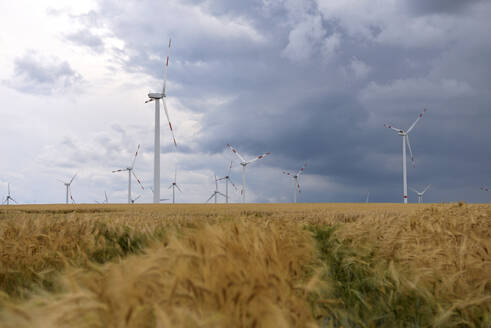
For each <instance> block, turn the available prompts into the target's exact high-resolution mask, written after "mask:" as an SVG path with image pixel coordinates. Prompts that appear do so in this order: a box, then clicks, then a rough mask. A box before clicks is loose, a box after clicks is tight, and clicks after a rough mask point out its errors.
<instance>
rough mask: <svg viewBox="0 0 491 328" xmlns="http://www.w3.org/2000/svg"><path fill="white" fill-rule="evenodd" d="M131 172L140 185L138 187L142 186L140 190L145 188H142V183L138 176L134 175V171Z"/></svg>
mask: <svg viewBox="0 0 491 328" xmlns="http://www.w3.org/2000/svg"><path fill="white" fill-rule="evenodd" d="M131 173H133V176H134V177H135V179H136V181H137V182H138V184H139V185H140V187H142V190H145V188H143V185H142V183H141V181H140V179H138V177H137V176H136V174H135V171H134V170H131Z"/></svg>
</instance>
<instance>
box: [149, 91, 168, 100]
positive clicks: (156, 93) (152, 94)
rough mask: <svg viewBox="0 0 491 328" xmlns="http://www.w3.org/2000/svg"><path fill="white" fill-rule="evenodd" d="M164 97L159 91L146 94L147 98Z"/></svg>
mask: <svg viewBox="0 0 491 328" xmlns="http://www.w3.org/2000/svg"><path fill="white" fill-rule="evenodd" d="M163 97H165V94H163V93H159V92H152V93H149V94H148V98H150V99H162V98H163Z"/></svg>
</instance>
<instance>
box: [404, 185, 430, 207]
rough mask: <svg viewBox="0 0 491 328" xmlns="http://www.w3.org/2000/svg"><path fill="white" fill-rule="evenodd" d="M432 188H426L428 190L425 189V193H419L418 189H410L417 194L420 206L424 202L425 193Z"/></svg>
mask: <svg viewBox="0 0 491 328" xmlns="http://www.w3.org/2000/svg"><path fill="white" fill-rule="evenodd" d="M430 187H431V185H428V186H426V188H425V189H424V190H423V191H421V192H419V191H417V190H416V189H414V188H411V187H409V189H411V190H412V191H414V192H415V193H416V194H417V195H418V204H421V203H422V202H423V195H424V193H425V192H426V191H427V190H428V189H429V188H430Z"/></svg>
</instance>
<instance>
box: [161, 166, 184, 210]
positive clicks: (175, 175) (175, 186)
mask: <svg viewBox="0 0 491 328" xmlns="http://www.w3.org/2000/svg"><path fill="white" fill-rule="evenodd" d="M170 188H172V204H175V203H176V188H177V190H179V191H180V192H182V190H181V188H179V186H178V185H177V169H175V170H174V181H173V182H172V183H171V185H170V186H169V188H168V189H170ZM159 202H160V198H159Z"/></svg>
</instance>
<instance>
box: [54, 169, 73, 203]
mask: <svg viewBox="0 0 491 328" xmlns="http://www.w3.org/2000/svg"><path fill="white" fill-rule="evenodd" d="M76 176H77V173H75V174H74V175H73V177H72V178H71V179H70V181H68V182H65V181H61V180H58V181H60V182H61V183H63V184H64V185H65V187H66V196H65V202H66V204H68V194H70V199H71V200H72V202H73V203H75V200H73V197H72V182H73V180H75V177H76Z"/></svg>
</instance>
